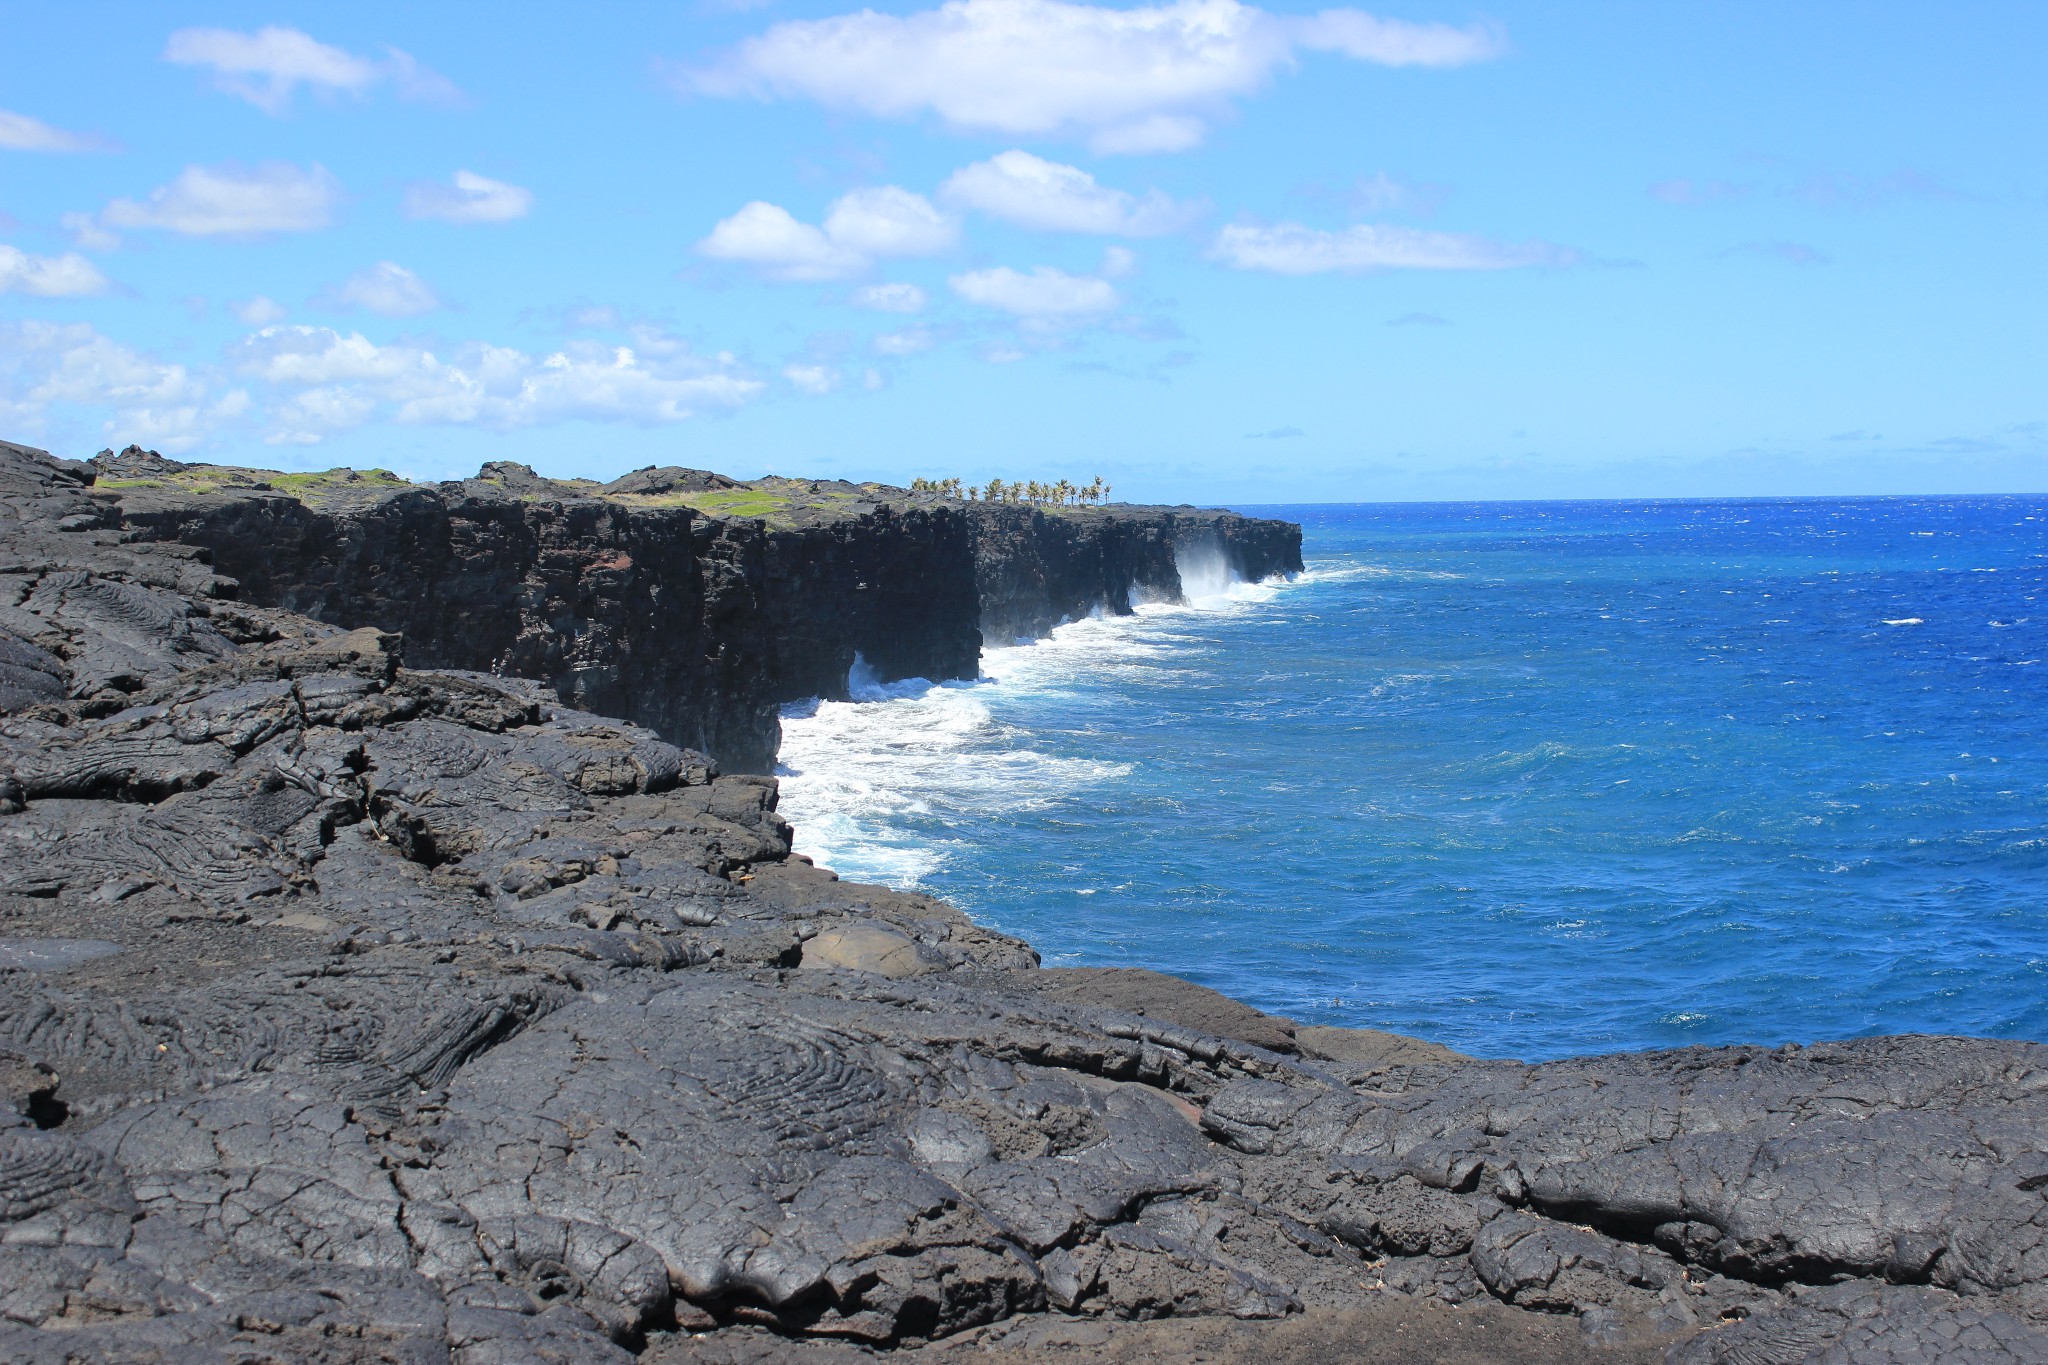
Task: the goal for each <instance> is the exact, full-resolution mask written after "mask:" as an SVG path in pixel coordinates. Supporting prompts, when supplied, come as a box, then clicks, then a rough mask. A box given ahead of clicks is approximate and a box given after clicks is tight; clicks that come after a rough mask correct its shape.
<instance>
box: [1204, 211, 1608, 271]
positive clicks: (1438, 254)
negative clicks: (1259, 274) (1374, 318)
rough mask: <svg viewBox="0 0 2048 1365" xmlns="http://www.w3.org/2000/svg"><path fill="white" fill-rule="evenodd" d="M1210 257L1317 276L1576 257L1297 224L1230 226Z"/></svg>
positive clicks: (1448, 237)
mask: <svg viewBox="0 0 2048 1365" xmlns="http://www.w3.org/2000/svg"><path fill="white" fill-rule="evenodd" d="M1209 254H1210V255H1211V256H1213V257H1214V258H1215V259H1217V260H1219V261H1222V262H1223V263H1224V264H1225V265H1228V266H1231V267H1233V268H1235V269H1238V270H1265V271H1270V272H1272V273H1273V274H1276V275H1316V274H1322V273H1324V272H1327V271H1333V270H1334V271H1345V272H1352V271H1361V270H1508V269H1513V268H1514V267H1517V266H1530V265H1569V264H1571V263H1572V262H1573V261H1574V260H1575V259H1577V257H1576V256H1575V254H1574V253H1573V252H1571V251H1568V250H1566V249H1565V248H1563V247H1556V246H1551V245H1549V244H1547V243H1544V242H1529V243H1524V244H1522V245H1520V246H1511V245H1508V244H1506V243H1502V242H1493V241H1489V240H1487V239H1486V238H1484V237H1474V236H1470V235H1468V234H1465V233H1458V232H1425V231H1421V230H1419V229H1416V228H1404V227H1385V226H1375V225H1372V224H1361V225H1359V226H1357V227H1351V228H1346V229H1344V230H1343V231H1341V232H1323V231H1320V230H1318V229H1316V228H1309V227H1303V226H1302V225H1301V224H1299V223H1280V224H1276V225H1275V226H1272V227H1252V226H1247V225H1244V224H1234V225H1232V226H1230V227H1226V228H1224V229H1223V230H1222V231H1221V232H1219V233H1217V234H1216V241H1215V243H1214V245H1213V246H1212V247H1211V248H1210V252H1209Z"/></svg>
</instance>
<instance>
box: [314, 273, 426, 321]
mask: <svg viewBox="0 0 2048 1365" xmlns="http://www.w3.org/2000/svg"><path fill="white" fill-rule="evenodd" d="M334 301H335V302H336V303H339V304H340V305H342V306H343V307H345V308H362V309H367V310H368V311H370V312H372V313H376V314H378V315H379V316H382V317H387V318H413V317H418V316H419V315H420V314H421V313H431V312H433V311H434V310H435V309H436V308H439V307H440V306H441V299H440V296H439V295H437V294H436V293H435V292H434V290H433V287H432V286H430V285H429V284H428V283H427V282H426V281H425V280H423V279H421V278H420V277H419V276H418V275H415V274H413V272H412V271H410V270H407V269H406V268H405V267H404V266H402V265H400V264H398V263H397V262H396V261H379V262H377V264H375V265H373V266H370V267H369V268H368V269H366V270H359V271H357V272H356V273H355V274H353V275H351V276H349V277H348V278H347V279H346V280H344V281H342V282H341V284H340V285H338V286H337V287H336V288H335V290H334Z"/></svg>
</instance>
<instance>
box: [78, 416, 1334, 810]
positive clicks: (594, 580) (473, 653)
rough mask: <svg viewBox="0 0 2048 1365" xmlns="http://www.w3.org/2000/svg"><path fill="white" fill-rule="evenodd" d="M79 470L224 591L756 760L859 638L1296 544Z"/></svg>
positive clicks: (884, 495) (638, 480)
mask: <svg viewBox="0 0 2048 1365" xmlns="http://www.w3.org/2000/svg"><path fill="white" fill-rule="evenodd" d="M96 471H97V473H98V475H99V490H100V491H101V493H102V494H103V495H110V496H105V497H104V498H103V509H102V510H101V512H100V515H103V516H105V517H107V518H108V519H109V521H110V524H113V525H118V526H119V527H120V528H121V529H122V530H123V531H124V532H125V533H126V534H127V535H128V536H129V537H130V538H134V539H145V538H146V539H160V540H168V541H175V542H178V543H180V544H185V545H191V546H194V547H197V548H200V549H203V550H205V551H206V552H207V554H208V555H209V556H210V562H211V564H212V565H213V567H215V568H216V569H217V570H218V571H219V572H220V573H221V574H223V575H225V576H227V577H230V578H233V579H234V580H235V582H236V585H237V586H236V588H235V593H236V596H237V598H238V599H239V600H242V601H247V602H251V603H256V604H259V605H262V606H267V607H280V608H283V609H285V610H288V611H294V612H299V613H302V614H304V615H307V616H311V617H314V618H316V619H318V620H321V621H325V622H328V623H329V624H332V625H340V626H344V627H348V628H354V627H358V626H376V627H378V628H380V629H384V630H391V631H396V632H400V633H402V634H403V635H404V636H405V639H406V649H407V657H408V659H409V660H410V661H412V662H413V663H415V664H417V665H421V666H428V667H436V668H461V669H473V670H476V671H480V672H488V673H503V674H507V675H510V676H515V677H522V678H534V679H540V680H542V681H545V682H548V683H550V684H552V685H553V686H554V688H555V690H556V693H557V695H558V696H559V697H560V698H561V700H562V701H563V702H564V703H565V704H568V705H573V706H577V707H580V708H582V709H585V710H589V711H593V712H596V713H598V714H601V715H608V716H617V717H620V718H623V719H626V720H630V721H633V722H635V723H636V724H640V725H645V726H647V727H648V728H650V729H652V730H654V731H656V732H657V733H659V734H661V735H662V736H663V737H664V738H666V739H668V740H670V741H671V742H673V743H677V744H683V745H688V746H691V747H694V748H699V749H703V750H705V751H707V752H710V753H713V754H716V755H717V756H718V758H719V761H720V762H721V763H722V764H723V765H724V766H725V767H726V768H727V769H728V770H732V771H741V772H758V773H765V772H768V771H770V770H771V769H772V768H773V766H774V761H775V750H776V744H777V740H778V737H779V730H778V727H777V722H776V712H777V708H779V707H780V706H781V705H782V704H783V703H785V702H790V701H797V700H800V699H802V698H805V697H817V696H823V697H838V698H843V697H844V696H845V693H846V681H847V672H848V668H849V666H850V665H851V664H852V663H853V659H854V656H855V654H859V655H861V656H862V657H863V658H864V659H865V660H866V662H867V663H868V665H869V666H870V667H872V668H873V669H874V670H875V671H876V674H877V676H879V677H880V678H881V679H882V680H884V681H889V680H892V679H896V678H906V677H926V678H931V679H933V680H935V681H936V680H943V679H949V678H971V677H973V676H975V673H976V671H977V669H978V668H979V665H980V658H981V646H982V641H983V637H984V635H986V636H989V637H991V638H995V639H998V640H1004V641H1007V640H1009V639H1012V638H1015V637H1017V636H1020V635H1038V634H1042V633H1043V632H1045V631H1046V630H1048V629H1050V628H1051V627H1053V626H1054V625H1057V624H1058V623H1059V622H1061V621H1062V620H1068V619H1072V618H1074V617H1077V616H1083V615H1086V614H1087V613H1088V612H1089V611H1090V610H1092V609H1094V608H1096V607H1098V606H1099V607H1104V608H1107V609H1108V610H1111V611H1128V610H1129V609H1130V600H1129V595H1130V593H1131V592H1132V591H1133V590H1134V589H1135V590H1138V591H1141V592H1150V593H1156V594H1158V595H1161V596H1164V597H1167V598H1173V597H1177V596H1178V595H1179V592H1180V586H1181V585H1180V577H1179V573H1178V570H1177V568H1176V551H1177V550H1178V551H1185V550H1188V549H1191V548H1202V549H1208V550H1212V551H1213V552H1215V553H1217V554H1219V555H1221V556H1222V557H1223V559H1224V560H1225V561H1226V562H1227V563H1228V564H1229V566H1230V567H1231V568H1232V569H1233V570H1235V571H1236V572H1237V573H1238V574H1240V575H1241V576H1243V577H1245V578H1248V579H1253V580H1257V579H1261V578H1266V577H1270V576H1271V575H1273V574H1277V573H1293V572H1298V571H1299V570H1300V568H1301V530H1300V528H1299V527H1296V526H1292V525H1290V524H1288V523H1285V522H1275V521H1259V520H1254V519H1252V518H1249V517H1241V516H1237V515H1235V514H1233V513H1229V512H1209V511H1200V510H1197V509H1195V508H1191V507H1183V508H1150V507H1128V506H1118V507H1114V508H1061V509H1057V510H1053V509H1042V508H1036V507H1027V506H1003V505H987V504H979V503H969V502H963V501H960V500H958V499H945V498H940V497H938V496H936V495H933V494H913V493H908V492H905V491H904V490H902V489H883V488H879V487H877V486H875V485H860V484H849V483H839V482H831V481H806V480H793V479H792V480H765V481H762V482H761V483H760V484H757V485H752V486H745V487H742V486H740V485H737V484H735V482H734V481H733V480H730V479H725V478H722V477H720V476H718V475H715V474H707V473H705V472H703V471H699V470H686V469H645V470H640V471H637V472H636V473H633V474H628V475H626V476H625V477H624V478H621V479H618V480H615V481H613V482H612V483H610V484H606V485H602V486H600V485H596V484H592V483H589V482H585V481H576V482H570V481H561V480H554V479H545V478H542V477H540V476H538V475H536V474H535V473H534V472H533V471H532V470H530V469H527V468H526V467H524V466H522V465H509V464H491V465H486V466H485V467H484V468H483V470H482V471H481V472H480V473H479V474H478V475H477V477H476V478H473V479H464V480H461V481H460V482H455V483H445V484H423V485H413V484H407V483H403V482H400V481H397V480H391V479H388V478H385V479H380V478H374V477H365V476H358V477H357V478H355V479H353V480H347V479H330V480H323V481H320V482H317V483H315V482H311V481H306V480H300V481H298V482H297V485H296V486H294V484H293V481H292V480H291V479H290V477H289V476H276V475H270V476H268V477H266V474H265V471H252V470H232V471H226V470H217V469H214V468H213V467H210V466H187V465H181V464H178V463H176V462H174V461H169V460H164V459H162V458H161V457H158V456H156V455H155V454H153V453H148V452H143V451H137V450H130V451H128V452H124V453H123V454H122V455H120V456H109V457H103V458H102V459H101V460H100V461H99V462H98V464H97V466H96ZM693 501H694V502H695V503H696V504H698V505H695V506H693V505H692V502H693ZM707 507H708V508H709V509H711V510H709V511H707V510H705V509H706V508H707Z"/></svg>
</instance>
